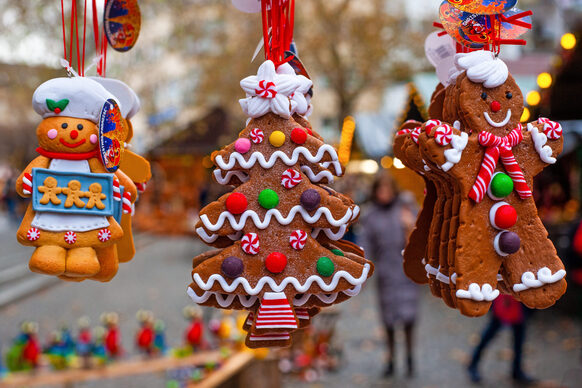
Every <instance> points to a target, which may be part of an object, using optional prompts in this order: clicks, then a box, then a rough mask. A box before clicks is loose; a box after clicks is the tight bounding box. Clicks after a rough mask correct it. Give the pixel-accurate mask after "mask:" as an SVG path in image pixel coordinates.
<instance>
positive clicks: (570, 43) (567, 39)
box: [560, 32, 576, 50]
mask: <svg viewBox="0 0 582 388" xmlns="http://www.w3.org/2000/svg"><path fill="white" fill-rule="evenodd" d="M560 44H561V45H562V47H563V48H564V49H565V50H571V49H573V48H574V47H576V36H574V34H572V33H570V32H568V33H566V34H564V35H562V39H560Z"/></svg>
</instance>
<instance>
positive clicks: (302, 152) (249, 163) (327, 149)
mask: <svg viewBox="0 0 582 388" xmlns="http://www.w3.org/2000/svg"><path fill="white" fill-rule="evenodd" d="M325 153H328V154H329V155H330V156H331V158H332V159H333V161H332V162H324V163H322V166H323V167H324V168H327V166H329V165H331V164H333V165H334V167H335V169H336V173H337V175H340V174H341V171H342V170H341V165H340V164H339V162H338V157H337V152H336V151H335V149H334V148H333V147H332V146H330V145H329V144H324V145H322V146H321V147H319V149H318V150H317V154H315V155H312V154H311V152H309V150H308V149H307V148H305V147H297V148H295V149H294V150H293V153H292V154H291V157H289V156H287V154H286V153H284V152H283V151H275V152H273V153H272V154H271V156H270V157H269V160H267V159H266V158H265V155H263V154H262V153H260V152H253V153H252V154H251V156H250V157H249V159H248V160H246V159H245V158H244V156H243V155H242V154H240V153H238V152H233V153H232V154H231V155H230V158H229V159H228V162H225V161H224V160H223V159H222V155H218V156H216V158H215V159H214V162H215V163H216V165H217V166H218V167H219V168H220V169H222V170H225V171H228V170H231V169H232V168H233V167H234V166H235V164H236V163H238V164H239V165H240V166H241V167H242V168H244V169H249V168H251V167H253V166H254V165H255V163H257V162H259V164H260V165H261V167H262V168H265V169H268V168H272V167H273V166H274V165H275V162H276V161H277V159H281V160H282V161H283V163H285V164H286V165H287V166H294V165H296V164H297V162H298V161H299V156H303V157H304V158H305V159H307V160H308V161H309V162H311V163H319V162H320V161H321V159H322V158H323V156H324V155H325ZM326 163H329V164H327V166H326V165H325V164H326ZM336 163H337V164H336Z"/></svg>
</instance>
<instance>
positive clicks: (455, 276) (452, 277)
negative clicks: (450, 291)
mask: <svg viewBox="0 0 582 388" xmlns="http://www.w3.org/2000/svg"><path fill="white" fill-rule="evenodd" d="M451 283H453V284H455V285H456V284H457V273H456V272H453V274H452V275H451Z"/></svg>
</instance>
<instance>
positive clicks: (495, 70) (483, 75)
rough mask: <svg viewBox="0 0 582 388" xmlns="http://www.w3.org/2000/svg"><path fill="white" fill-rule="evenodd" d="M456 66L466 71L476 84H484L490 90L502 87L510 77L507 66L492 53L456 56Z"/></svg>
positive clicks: (480, 52)
mask: <svg viewBox="0 0 582 388" xmlns="http://www.w3.org/2000/svg"><path fill="white" fill-rule="evenodd" d="M455 66H456V67H457V69H459V70H461V71H462V70H465V71H466V72H467V77H468V78H469V79H470V80H471V81H472V82H474V83H478V84H483V86H484V87H486V88H488V89H492V88H496V87H498V86H501V85H503V84H504V83H505V81H507V78H508V77H509V69H508V68H507V65H506V64H505V63H504V62H503V61H502V60H501V59H499V58H497V57H496V56H495V54H494V53H493V52H491V51H484V50H479V51H473V52H471V53H464V54H457V55H455Z"/></svg>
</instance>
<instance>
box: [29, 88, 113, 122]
mask: <svg viewBox="0 0 582 388" xmlns="http://www.w3.org/2000/svg"><path fill="white" fill-rule="evenodd" d="M108 99H114V100H115V101H116V102H117V99H116V98H115V97H114V96H113V94H111V93H110V92H108V91H107V90H106V89H105V88H104V87H103V86H101V85H100V84H99V83H97V82H95V81H93V80H92V79H89V78H86V77H70V78H68V77H62V78H53V79H51V80H48V81H46V82H45V83H43V84H42V85H40V86H39V87H38V88H37V89H36V90H35V92H34V94H33V96H32V106H33V108H34V110H35V111H36V113H38V114H39V115H41V116H42V118H47V117H53V116H65V117H75V118H79V119H87V120H91V121H93V122H94V123H97V122H99V116H100V114H101V110H102V109H103V105H104V104H105V102H106V101H107V100H108Z"/></svg>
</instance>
